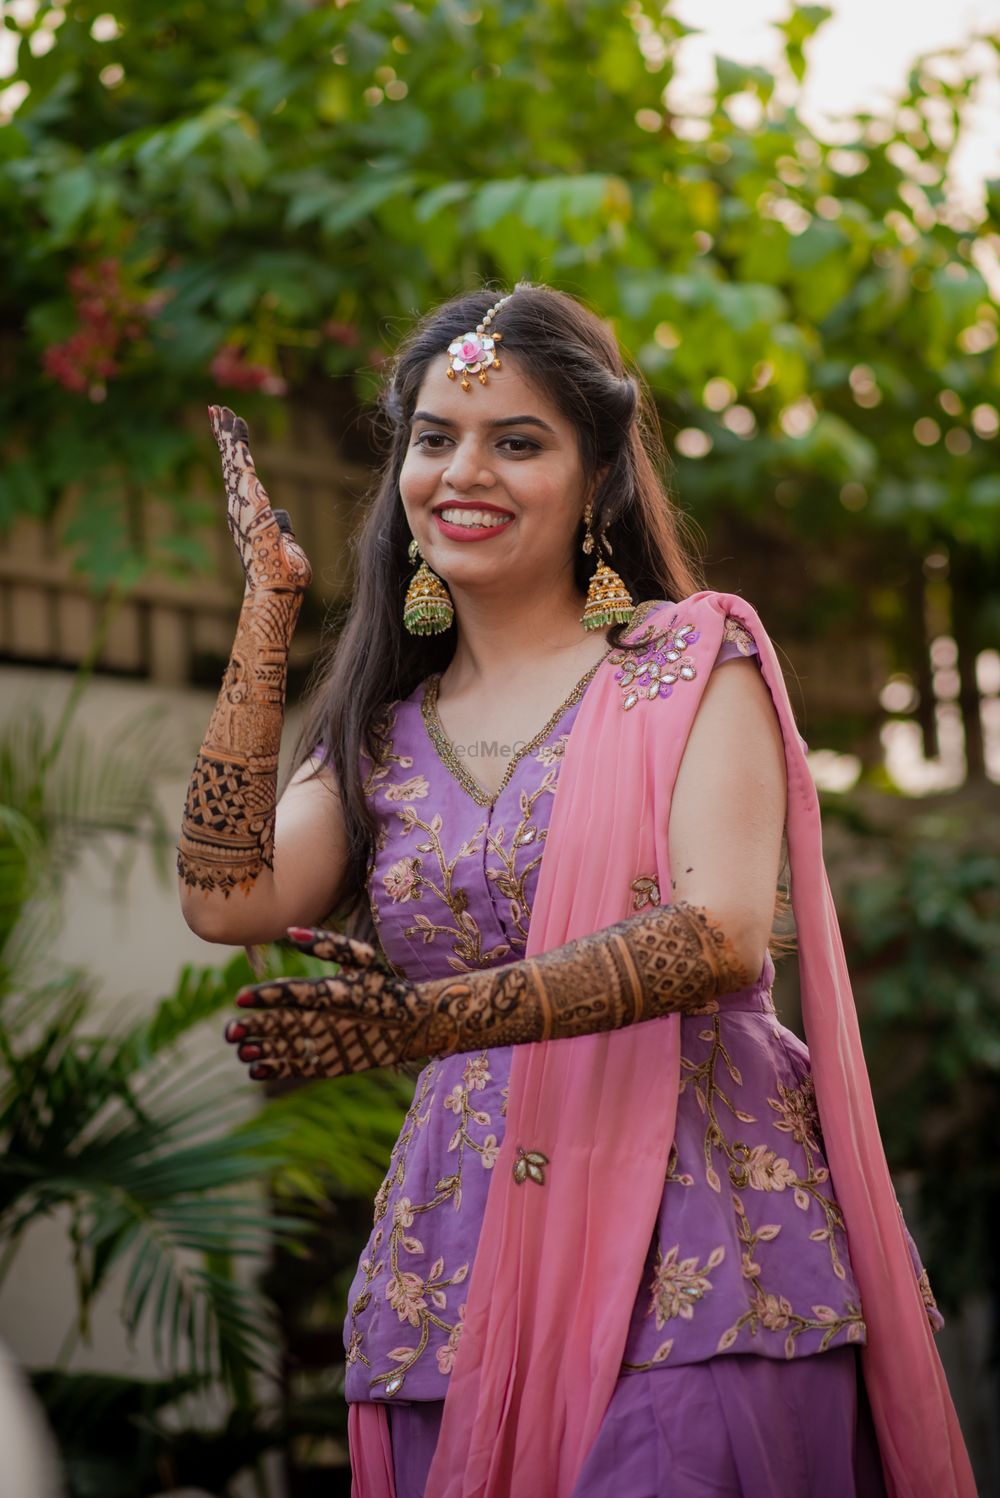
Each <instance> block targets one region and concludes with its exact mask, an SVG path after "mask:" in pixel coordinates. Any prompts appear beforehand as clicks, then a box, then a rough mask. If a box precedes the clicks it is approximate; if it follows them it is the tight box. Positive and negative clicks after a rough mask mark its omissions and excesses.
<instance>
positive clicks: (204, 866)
mask: <svg viewBox="0 0 1000 1498" xmlns="http://www.w3.org/2000/svg"><path fill="white" fill-rule="evenodd" d="M210 413H211V418H212V427H213V431H214V433H215V437H216V441H217V442H218V445H219V450H220V453H221V455H222V468H223V476H224V479H225V485H226V500H227V507H228V521H229V528H230V531H231V532H232V535H233V539H234V541H235V543H236V546H237V549H238V550H239V553H240V559H241V561H242V563H243V570H244V575H245V578H246V590H245V593H244V597H243V607H242V609H241V611H240V618H239V623H238V625H237V630H236V638H235V641H234V643H233V649H232V654H231V655H230V659H229V665H228V666H227V668H226V673H225V676H224V678H223V682H222V688H221V690H220V692H219V697H218V700H217V702H216V705H215V711H214V712H213V714H212V718H211V721H210V723H209V726H208V731H207V733H206V735H205V739H204V742H203V743H202V746H201V749H200V751H199V754H198V758H197V760H196V762H195V766H194V770H193V772H192V775H191V781H190V784H189V786H188V792H187V797H186V800H185V806H184V817H183V822H182V826H181V836H180V841H179V844H178V859H177V871H178V878H179V887H180V899H181V909H182V911H183V914H184V918H185V920H186V921H187V923H188V925H189V926H190V927H191V928H192V930H194V931H196V932H197V933H198V935H199V936H202V937H204V938H205V939H206V940H207V941H218V942H227V943H231V944H233V945H237V944H244V945H251V944H256V943H259V942H265V941H271V940H274V939H275V938H276V937H278V936H281V935H283V934H284V930H285V928H286V926H287V925H288V923H289V921H290V920H291V921H295V920H299V919H302V918H313V919H320V918H321V917H322V914H323V913H324V912H326V911H328V910H330V909H331V908H332V906H333V905H334V903H335V901H336V896H337V894H338V892H339V889H340V885H341V883H342V879H343V874H344V870H345V868H346V851H347V850H346V835H345V830H344V823H343V816H342V813H341V803H340V796H339V793H338V789H337V785H336V781H335V778H334V776H333V773H332V771H331V770H330V769H329V768H328V767H324V768H323V769H322V770H321V771H320V773H319V775H316V776H314V775H312V774H311V767H308V766H303V767H302V769H301V770H300V771H299V772H298V773H297V775H296V776H295V777H294V778H293V781H292V783H291V784H290V785H289V787H288V789H287V791H286V792H285V794H284V796H283V797H282V798H281V804H280V806H277V807H276V805H275V803H276V799H277V777H278V752H279V749H280V746H281V731H282V727H283V723H284V712H285V686H286V681H287V672H288V651H289V647H290V645H291V640H292V635H293V633H294V630H295V624H296V621H297V619H298V615H299V609H300V607H301V603H302V595H303V593H304V592H305V589H306V588H307V587H308V585H309V582H310V579H311V569H310V567H309V563H308V560H307V559H306V557H305V554H304V553H303V551H302V549H301V547H300V546H299V545H298V543H297V542H296V540H295V537H294V535H293V534H292V530H291V524H290V522H289V521H288V518H287V516H286V515H285V514H284V512H282V511H278V512H275V511H274V510H272V508H271V504H270V501H269V499H268V497H267V493H266V491H265V490H264V487H263V485H262V484H261V483H260V480H259V479H258V478H257V474H256V470H255V468H254V463H253V459H252V457H251V456H250V450H249V437H248V433H247V429H246V425H245V423H244V422H243V421H242V420H241V419H240V418H239V417H237V416H235V415H234V414H233V412H232V411H230V410H228V409H227V408H226V407H215V406H213V407H210ZM306 911H308V912H310V917H305V912H306Z"/></svg>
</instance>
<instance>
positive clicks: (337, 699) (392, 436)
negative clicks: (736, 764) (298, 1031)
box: [294, 283, 705, 911]
mask: <svg viewBox="0 0 1000 1498" xmlns="http://www.w3.org/2000/svg"><path fill="white" fill-rule="evenodd" d="M516 293H517V294H516V295H515V296H514V297H513V299H512V300H511V301H509V302H508V303H507V304H506V306H505V307H504V308H503V310H502V312H500V313H499V314H498V315H497V322H496V326H497V328H498V329H499V330H500V331H502V333H503V349H504V352H505V353H512V354H516V355H517V363H518V368H519V369H520V370H523V372H524V374H525V375H526V377H528V378H529V379H531V380H533V381H534V382H535V383H536V384H537V385H538V386H539V387H540V388H541V389H543V390H544V391H545V393H546V395H547V396H548V397H549V399H551V401H552V402H553V404H554V405H556V406H557V407H558V409H559V410H560V412H561V413H562V415H563V416H564V417H566V418H567V419H568V420H569V421H570V422H571V423H572V424H573V426H574V428H575V429H576V432H577V436H578V439H579V443H580V452H581V457H582V459H583V464H584V468H585V470H586V471H589V472H593V471H595V470H596V469H597V468H598V467H600V466H602V465H606V467H607V471H606V473H605V476H604V479H603V481H602V483H601V485H600V487H599V488H598V490H597V492H596V493H595V496H594V501H593V521H592V527H591V528H592V530H593V533H594V535H595V536H599V535H601V534H602V533H603V534H606V535H607V538H608V540H609V541H610V543H611V547H612V554H611V557H610V562H611V565H612V566H613V567H614V569H615V571H616V572H618V573H619V575H620V576H621V577H622V579H623V580H624V582H625V583H626V585H627V587H628V588H629V591H630V592H631V594H632V597H633V598H634V599H635V600H636V602H642V601H645V600H647V599H668V600H671V599H672V600H680V599H682V598H686V597H688V595H689V594H691V593H695V592H698V591H699V590H700V589H701V588H703V587H704V586H705V584H704V582H703V580H702V577H701V573H700V567H699V565H698V564H697V563H696V562H695V561H694V560H693V556H692V548H691V547H690V545H689V542H688V535H689V531H690V527H689V523H688V521H687V519H686V517H685V516H684V515H682V514H681V513H680V512H679V511H678V509H677V508H676V507H675V505H674V504H673V502H672V500H671V498H670V496H669V493H668V490H667V486H666V481H665V478H664V477H661V474H665V471H666V459H665V454H664V450H663V441H662V436H661V432H660V423H659V419H658V417H657V414H656V410H655V407H654V406H653V403H652V401H651V399H650V397H649V395H648V392H647V391H646V389H645V386H644V385H643V384H642V382H641V380H640V378H639V376H638V375H637V374H636V373H635V372H634V371H630V370H629V369H627V368H626V365H625V361H624V359H623V357H622V352H621V349H620V348H619V346H618V341H617V339H616V338H615V336H614V334H613V333H612V332H611V331H610V330H609V329H608V327H607V325H606V324H605V323H604V322H603V321H602V320H601V319H600V318H599V317H597V316H596V315H595V314H594V313H593V312H591V311H590V310H589V309H588V308H587V307H585V306H583V305H582V304H581V303H580V302H578V301H577V300H576V299H575V298H574V297H572V296H569V295H567V294H566V293H565V292H562V291H555V290H553V289H552V288H551V287H548V286H533V285H530V284H525V283H521V284H520V285H518V287H517V288H516ZM500 295H502V293H501V292H499V291H493V290H482V291H475V292H469V293H467V294H466V295H464V296H459V297H455V298H453V299H452V300H451V301H449V302H446V303H444V305H443V306H441V307H438V308H436V309H435V310H434V311H432V312H429V313H428V314H427V315H426V316H424V317H423V318H421V320H420V321H419V322H418V323H417V324H416V326H415V327H414V328H413V330H412V332H411V333H410V334H409V336H408V337H406V338H405V339H404V340H403V343H402V344H401V346H400V348H399V350H398V352H397V353H396V356H395V358H394V359H393V361H392V362H391V364H390V366H389V368H388V371H387V378H386V381H385V383H384V386H383V388H382V391H381V395H380V399H379V418H380V421H379V426H380V428H381V432H382V434H383V436H384V440H385V457H384V461H383V463H382V467H381V471H380V475H379V478H378V482H377V485H376V488H375V492H374V497H373V498H372V500H371V503H370V507H369V509H368V512H367V514H366V517H365V520H364V523H363V525H362V526H361V529H360V531H359V533H358V535H357V537H356V539H355V541H354V543H353V551H354V569H353V571H354V592H353V597H352V600H351V604H350V608H349V610H348V612H347V615H346V619H345V620H344V623H343V627H342V629H341V630H340V631H339V634H338V636H337V638H336V639H335V640H334V641H333V643H332V645H331V646H330V647H329V648H328V650H327V651H326V652H325V653H324V656H323V658H322V659H321V661H320V664H319V666H318V668H317V670H316V672H315V673H314V676H313V682H312V685H311V687H310V690H309V693H308V696H307V704H306V714H305V722H304V726H303V730H302V733H301V735H300V737H299V742H298V745H297V747H296V752H295V757H294V762H295V765H296V767H297V766H298V765H300V764H302V762H303V761H304V760H305V758H306V757H307V756H308V755H309V754H310V753H311V752H312V751H313V750H314V749H315V748H316V746H317V745H322V746H323V747H324V750H325V753H326V756H327V758H328V759H330V760H332V762H333V766H334V769H335V771H336V774H337V778H338V780H339V783H340V788H341V795H342V798H343V814H344V818H345V821H346V825H347V833H348V838H349V846H350V867H349V873H348V879H347V888H346V890H345V901H343V902H342V904H341V907H340V908H341V910H342V911H343V910H345V909H346V908H349V907H350V906H351V904H352V903H353V902H354V901H357V900H359V899H360V900H362V901H363V903H365V904H366V901H364V894H365V884H366V880H367V874H368V863H369V858H370V856H371V851H372V848H373V843H374V837H375V833H376V824H375V819H374V817H373V815H372V812H371V809H370V806H369V804H368V800H367V798H366V796H365V794H364V791H363V789H362V770H361V766H360V764H359V759H358V751H359V746H361V747H363V748H364V749H365V751H366V752H367V753H368V754H369V755H371V756H372V757H373V758H374V757H375V756H376V754H377V751H378V744H377V740H378V724H379V720H380V719H381V718H382V716H383V714H384V710H385V709H386V707H388V706H389V704H391V703H392V702H395V701H397V700H400V699H402V698H405V697H408V696H409V694H410V693H411V692H412V691H413V690H414V688H415V687H416V686H417V685H418V684H419V683H420V682H421V681H423V680H424V678H425V677H427V676H428V675H430V674H431V672H434V671H443V670H444V668H445V667H446V666H447V665H448V662H449V661H450V660H451V657H452V655H453V653H454V649H455V627H454V625H452V627H451V628H449V629H448V630H446V631H444V632H443V633H441V634H438V635H411V634H409V633H408V632H407V630H406V629H405V628H404V627H403V600H404V597H405V594H406V589H407V586H408V583H409V580H410V577H411V576H412V574H413V570H414V564H413V563H412V562H411V561H409V559H408V557H407V547H408V546H409V543H410V540H411V536H410V530H409V526H408V524H407V520H406V514H405V512H404V510H403V501H402V499H401V497H400V492H399V474H400V470H401V468H402V466H403V460H404V458H405V456H406V452H407V448H408V445H409V440H410V422H411V418H412V416H413V412H414V410H415V408H416V402H417V396H418V393H419V390H420V386H421V384H422V382H423V379H424V375H425V373H426V371H427V368H428V366H429V364H430V363H431V361H432V360H440V359H442V358H443V357H444V352H445V350H446V349H447V347H448V344H449V343H450V342H452V340H453V339H455V338H457V337H459V336H460V335H461V334H462V333H465V332H467V331H468V330H469V329H470V328H474V327H475V326H476V325H477V323H479V322H481V321H482V319H483V315H484V314H485V313H486V312H487V311H488V310H489V308H490V307H491V306H492V305H493V304H494V303H495V302H496V301H497V300H498V298H499V297H500ZM583 535H584V532H583V527H582V525H581V528H580V534H579V537H578V544H577V547H576V550H575V553H574V557H575V579H576V583H577V586H578V587H579V589H580V590H581V592H584V591H585V590H586V587H587V583H588V581H589V577H590V574H591V572H592V571H593V568H594V565H595V562H596V557H595V556H593V555H592V556H590V557H587V556H585V555H584V552H583V549H582V545H581V544H579V543H582V541H583ZM627 629H628V625H627V624H621V625H614V626H612V627H611V628H610V629H608V630H607V631H606V638H607V641H608V644H609V645H614V646H618V645H620V644H621V639H620V637H621V635H622V634H623V633H624V632H625V631H626V630H627Z"/></svg>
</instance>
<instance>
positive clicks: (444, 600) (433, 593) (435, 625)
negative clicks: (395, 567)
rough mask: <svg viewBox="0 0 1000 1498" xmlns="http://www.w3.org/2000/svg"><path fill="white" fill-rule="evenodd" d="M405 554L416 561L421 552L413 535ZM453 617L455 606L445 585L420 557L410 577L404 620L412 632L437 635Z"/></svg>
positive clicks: (404, 607)
mask: <svg viewBox="0 0 1000 1498" xmlns="http://www.w3.org/2000/svg"><path fill="white" fill-rule="evenodd" d="M406 554H407V556H408V557H409V559H410V561H411V562H415V561H416V560H417V557H419V556H420V547H419V546H418V545H417V541H416V537H414V539H413V540H412V541H411V542H410V544H409V546H408V547H407V552H406ZM454 617H455V606H454V604H453V603H452V601H451V594H450V593H449V592H448V589H447V587H446V586H445V584H444V583H443V582H442V581H441V579H440V578H439V577H438V575H437V573H436V572H432V571H431V569H430V568H429V567H428V565H427V563H426V562H425V561H424V560H423V559H422V558H421V562H420V566H419V567H418V568H417V570H416V572H415V573H414V574H413V576H412V577H411V578H410V586H409V587H408V588H407V590H406V599H405V601H404V603H403V624H404V625H405V627H406V628H407V629H408V630H409V631H410V634H411V635H439V634H441V633H442V632H443V631H444V630H446V629H447V628H448V627H449V625H450V624H451V621H452V620H453V619H454Z"/></svg>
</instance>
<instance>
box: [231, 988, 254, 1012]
mask: <svg viewBox="0 0 1000 1498" xmlns="http://www.w3.org/2000/svg"><path fill="white" fill-rule="evenodd" d="M233 1002H234V1003H235V1004H239V1006H240V1008H241V1009H250V1008H252V1006H253V989H252V988H244V989H243V991H242V992H241V993H238V994H237V995H236V998H235V999H234V1000H233Z"/></svg>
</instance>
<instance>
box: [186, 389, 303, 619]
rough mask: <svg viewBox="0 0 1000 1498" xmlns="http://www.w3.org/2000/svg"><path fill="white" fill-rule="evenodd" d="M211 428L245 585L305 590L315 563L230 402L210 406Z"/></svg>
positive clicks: (258, 588)
mask: <svg viewBox="0 0 1000 1498" xmlns="http://www.w3.org/2000/svg"><path fill="white" fill-rule="evenodd" d="M208 413H209V417H210V419H211V422H212V431H213V433H214V435H215V440H216V442H217V443H218V446H219V452H220V453H221V454H222V476H223V480H224V482H225V485H226V504H227V508H228V518H229V529H230V532H231V533H232V537H233V540H234V541H235V542H236V548H237V550H238V551H239V554H240V560H241V561H242V563H243V572H244V575H245V577H246V581H247V591H248V592H257V591H272V592H280V593H287V592H294V593H301V592H304V591H305V589H306V588H308V586H309V584H310V582H311V581H312V568H311V567H310V565H309V561H308V558H307V557H306V554H305V552H304V551H303V550H302V547H301V546H300V545H299V543H298V542H297V541H296V539H295V536H294V533H293V531H292V525H291V521H290V520H289V518H288V514H287V512H286V511H285V510H273V509H272V508H271V501H270V500H269V499H268V497H267V490H266V489H265V488H264V485H263V484H262V483H261V481H260V479H259V478H258V477H257V470H256V469H255V467H254V461H253V458H252V457H251V456H250V433H249V431H248V430H247V424H246V422H245V421H244V420H243V418H242V417H240V416H237V415H235V413H234V412H232V411H230V409H229V407H228V406H209V408H208Z"/></svg>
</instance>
